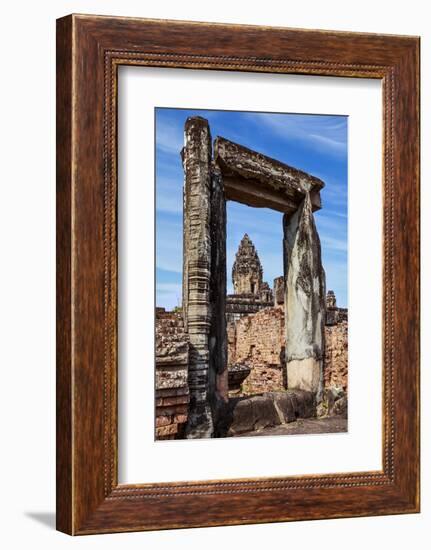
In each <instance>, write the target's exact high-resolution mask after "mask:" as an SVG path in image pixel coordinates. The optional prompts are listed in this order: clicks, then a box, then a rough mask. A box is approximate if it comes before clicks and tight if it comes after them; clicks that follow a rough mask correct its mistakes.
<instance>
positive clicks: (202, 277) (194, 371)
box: [182, 117, 213, 438]
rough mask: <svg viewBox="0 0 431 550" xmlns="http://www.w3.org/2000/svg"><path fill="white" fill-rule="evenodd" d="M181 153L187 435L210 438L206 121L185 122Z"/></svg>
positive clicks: (208, 140)
mask: <svg viewBox="0 0 431 550" xmlns="http://www.w3.org/2000/svg"><path fill="white" fill-rule="evenodd" d="M184 140H185V145H184V149H183V151H182V156H183V165H184V174H185V177H184V221H183V227H184V229H183V231H184V236H183V243H184V250H183V258H184V260H183V262H184V265H183V311H184V324H185V329H186V330H187V332H188V334H189V341H190V350H189V372H188V383H189V389H190V410H189V417H188V422H187V426H186V437H188V438H202V437H211V436H212V435H213V419H212V413H211V408H210V403H209V342H208V335H209V331H210V322H211V311H210V273H211V234H210V224H211V134H210V129H209V126H208V121H207V120H205V119H204V118H201V117H191V118H188V119H187V121H186V124H185V130H184Z"/></svg>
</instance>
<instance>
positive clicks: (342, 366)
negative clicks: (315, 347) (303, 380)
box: [324, 321, 348, 390]
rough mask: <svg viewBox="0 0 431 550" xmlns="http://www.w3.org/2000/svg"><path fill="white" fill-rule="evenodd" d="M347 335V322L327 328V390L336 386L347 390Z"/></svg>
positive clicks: (325, 372) (325, 378)
mask: <svg viewBox="0 0 431 550" xmlns="http://www.w3.org/2000/svg"><path fill="white" fill-rule="evenodd" d="M347 333H348V324H347V321H341V322H340V323H338V324H336V325H331V326H326V327H325V371H324V381H325V388H328V387H331V386H332V387H333V386H336V387H339V388H343V390H347V370H348V340H347Z"/></svg>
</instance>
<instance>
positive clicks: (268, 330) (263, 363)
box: [228, 307, 284, 395]
mask: <svg viewBox="0 0 431 550" xmlns="http://www.w3.org/2000/svg"><path fill="white" fill-rule="evenodd" d="M228 364H229V365H234V364H245V365H247V366H249V367H251V373H250V375H249V376H248V377H247V378H246V380H245V382H244V383H243V386H242V394H243V395H252V394H256V393H262V392H266V391H278V390H282V389H283V388H284V382H283V376H284V372H283V371H284V369H283V368H282V365H283V364H284V313H283V310H282V309H281V308H273V307H271V308H266V309H263V310H261V311H259V312H258V313H255V314H253V315H247V316H245V317H242V318H241V319H240V320H239V321H237V323H235V324H234V323H229V324H228Z"/></svg>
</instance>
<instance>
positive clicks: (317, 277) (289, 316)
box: [283, 192, 325, 399]
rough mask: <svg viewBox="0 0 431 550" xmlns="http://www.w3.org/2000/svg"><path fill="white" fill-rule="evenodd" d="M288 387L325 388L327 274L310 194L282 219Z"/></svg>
mask: <svg viewBox="0 0 431 550" xmlns="http://www.w3.org/2000/svg"><path fill="white" fill-rule="evenodd" d="M283 231H284V241H283V244H284V272H285V280H286V286H285V313H286V322H285V326H286V368H287V386H288V388H292V389H302V390H308V391H312V392H315V393H316V394H317V398H318V399H319V398H320V396H321V392H322V384H323V359H324V348H325V340H324V338H325V336H324V327H325V272H324V269H323V266H322V258H321V249H320V239H319V235H318V233H317V229H316V225H315V222H314V217H313V212H312V207H311V200H310V194H309V193H308V192H307V194H306V196H305V199H304V200H303V202H302V204H301V205H300V206H299V208H298V209H297V211H296V212H294V213H293V214H285V215H284V217H283Z"/></svg>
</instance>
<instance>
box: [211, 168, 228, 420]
mask: <svg viewBox="0 0 431 550" xmlns="http://www.w3.org/2000/svg"><path fill="white" fill-rule="evenodd" d="M210 304H211V329H210V337H209V352H210V371H209V396H210V404H211V409H212V412H213V422H214V427H215V430H216V431H217V425H218V422H219V419H220V417H221V416H223V413H224V409H225V405H226V404H227V402H228V369H227V330H226V315H225V312H226V200H225V197H224V189H223V177H222V175H221V172H220V170H219V168H218V167H217V166H216V165H215V164H213V167H212V174H211V279H210Z"/></svg>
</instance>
